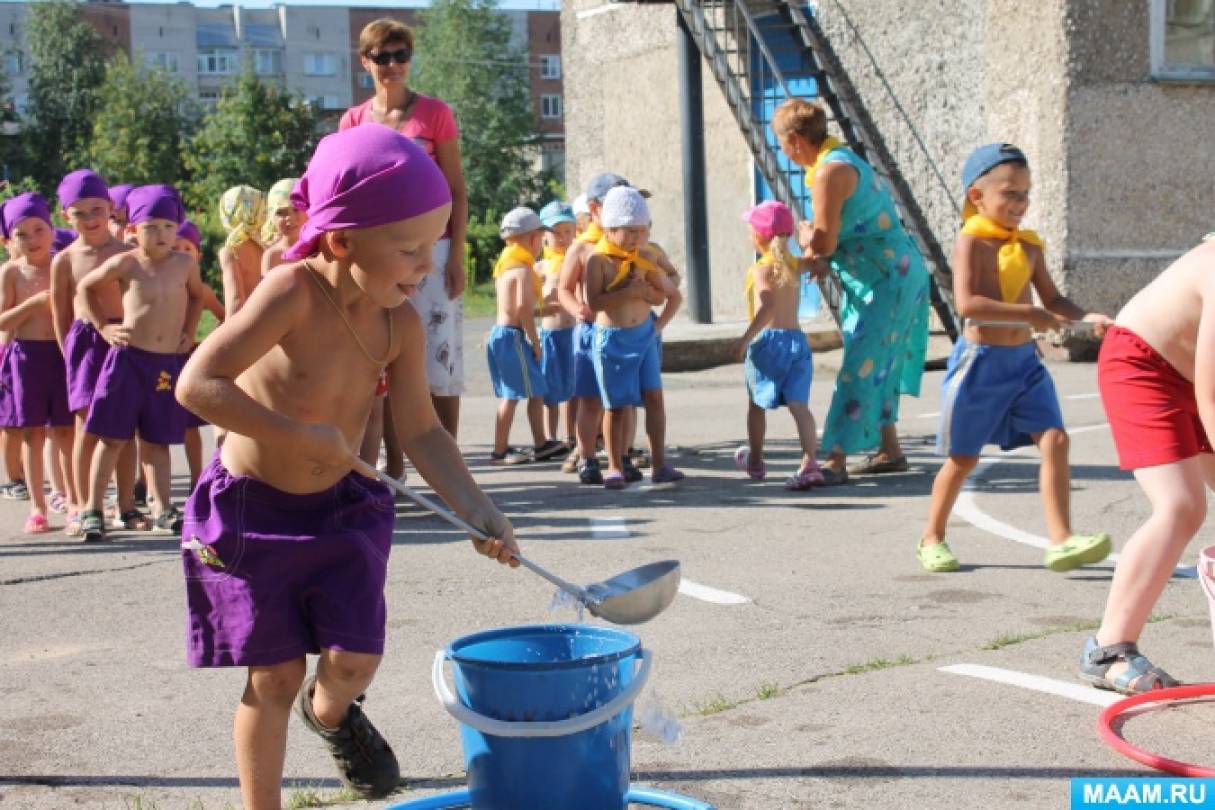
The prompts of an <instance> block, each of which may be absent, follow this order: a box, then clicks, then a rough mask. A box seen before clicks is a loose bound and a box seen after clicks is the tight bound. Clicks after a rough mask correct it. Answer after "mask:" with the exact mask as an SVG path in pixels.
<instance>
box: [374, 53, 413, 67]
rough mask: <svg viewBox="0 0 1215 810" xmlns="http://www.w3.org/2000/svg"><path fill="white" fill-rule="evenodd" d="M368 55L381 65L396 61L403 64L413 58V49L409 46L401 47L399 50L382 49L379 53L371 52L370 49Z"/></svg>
mask: <svg viewBox="0 0 1215 810" xmlns="http://www.w3.org/2000/svg"><path fill="white" fill-rule="evenodd" d="M366 56H367V58H368V59H370V60H371V61H372V62H375V63H376V64H377V65H379V66H380V67H383V66H384V65H387V64H390V63H392V62H396V63H397V64H398V65H403V64H405V63H406V62H408V61H409V60H410V59H411V58H413V51H411V50H409V48H401V49H400V50H398V51H380V52H379V53H371V52H370V51H368V52H367V54H366Z"/></svg>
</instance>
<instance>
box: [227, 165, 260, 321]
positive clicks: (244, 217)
mask: <svg viewBox="0 0 1215 810" xmlns="http://www.w3.org/2000/svg"><path fill="white" fill-rule="evenodd" d="M219 221H220V224H221V225H223V226H224V230H226V231H227V232H228V237H227V239H225V240H224V246H223V247H222V248H220V249H219V269H220V272H221V273H222V277H223V280H224V310H225V311H226V312H227V313H228V315H229V317H230V316H232V315H235V314H236V312H237V311H238V310H239V309H240V308H241V307H243V306H244V305H245V302H246V301H248V300H249V296H250V295H252V294H253V288H254V287H256V286H257V284H258V282H260V281H261V280H262V253H263V250H262V245H261V242H259V241H258V240H259V239H260V238H261V230H262V225H263V224H264V223H265V221H266V201H265V199H264V198H263V197H262V193H261V192H260V191H258V190H257V189H255V188H252V187H251V186H233V187H232V188H230V189H228V190H227V191H225V192H224V194H223V196H222V197H220V199H219Z"/></svg>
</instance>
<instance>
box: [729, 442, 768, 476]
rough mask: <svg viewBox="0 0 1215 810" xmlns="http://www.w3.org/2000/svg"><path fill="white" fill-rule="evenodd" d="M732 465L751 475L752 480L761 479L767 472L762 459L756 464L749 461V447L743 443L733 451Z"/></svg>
mask: <svg viewBox="0 0 1215 810" xmlns="http://www.w3.org/2000/svg"><path fill="white" fill-rule="evenodd" d="M734 466H735V467H737V468H738V470H739V472H745V473H746V474H747V475H749V476H751V479H752V480H754V481H762V480H764V476H766V475H767V474H768V468H767V467H765V466H764V462H763V461H762V460H761V461H760V462H759V463H757V464H752V463H751V448H750V447H747V446H746V445H745V444H744V445H743V446H742V447H739V448H738V449H737V450H735V451H734Z"/></svg>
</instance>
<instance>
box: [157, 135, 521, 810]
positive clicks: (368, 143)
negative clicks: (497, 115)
mask: <svg viewBox="0 0 1215 810" xmlns="http://www.w3.org/2000/svg"><path fill="white" fill-rule="evenodd" d="M292 202H293V203H295V204H296V205H297V207H299V208H301V209H303V210H306V211H307V212H308V220H307V222H306V223H305V224H304V226H303V229H302V231H301V233H300V238H299V241H298V242H297V243H296V244H295V245H293V246H292V247H291V248H290V249H289V250H287V251H286V253H285V258H286V260H287V263H286V264H283V265H280V266H279V267H278V268H277V269H275V271H274V272H273V273H270V274H269V275H267V276H266V277H265V278H263V279H262V281H261V283H260V284H259V285H258V286H257V289H255V290H254V291H253V293H252V294H251V295H250V297H249V300H248V301H247V302H246V303H245V305H244V306H243V307H242V308H241V309H240V311H239V312H237V313H236V314H234V315H232V316H231V317H229V319H228V320H227V321H225V322H224V323H223V324H222V325H221V326H220V327H219V328H218V329H216V330H215V332H213V333H212V334H211V336H210V337H208V338H207V340H205V341H204V342H203V343H202V345H200V346H199V347H198V351H197V352H195V354H194V356H193V357H192V358H191V359H190V361H189V362H188V363H187V364H186V368H185V371H184V372H183V373H182V377H181V382H180V383H179V384H178V390H177V395H178V398H179V399H180V400H181V402H182V404H183V405H185V406H186V407H187V408H189V409H190V410H191V411H195V412H196V413H198V414H199V415H201V416H202V417H203V418H205V419H207V420H209V421H210V422H211V423H212V424H214V425H217V426H219V427H223V428H226V429H227V430H228V431H229V432H228V436H227V439H226V440H225V441H224V445H223V448H222V449H221V451H220V452H219V453H218V454H217V455H216V457H215V458H214V460H213V461H212V462H211V465H210V466H209V467H208V468H207V470H206V471H205V472H204V473H203V476H202V478H201V479H199V482H198V486H197V487H196V488H195V490H194V493H193V494H192V495H191V496H190V500H189V501H188V503H187V504H186V522H185V526H184V529H183V532H182V538H183V542H182V562H183V566H184V568H185V576H186V596H187V602H188V610H189V642H188V660H189V663H190V665H191V666H196V667H216V666H242V667H247V668H248V680H247V682H246V686H245V694H244V697H243V699H242V700H241V703H240V705H239V707H238V708H237V710H236V723H235V730H234V736H235V744H236V745H235V747H236V761H237V766H238V771H239V773H240V786H241V797H242V799H243V800H244V806H245V807H248V808H277V807H279V806H280V802H281V790H282V763H283V757H284V755H285V751H286V745H287V721H288V717H289V715H290V713H291V711H292V706H293V704H294V707H295V712H296V714H297V715H298V716H299V717H300V718H301V719H302V720H303V722H304V724H305V725H306V726H307V727H308V728H309V729H311V730H312V731H313V732H315V733H316V734H318V735H319V736H320V737H321V738H322V740H323V741H324V742H325V744H326V746H327V747H328V749H329V751H330V753H331V754H333V756H334V759H335V760H336V761H337V764H338V766H339V768H340V775H341V778H342V780H343V782H345V783H346V784H347V785H348V786H349V787H350V788H351V789H353V790H354V791H355V792H357V793H358V794H359V795H360V796H362V797H364V798H383V797H384V796H387V795H388V794H389V793H391V792H392V791H393V790H395V789H396V787H397V783H398V781H399V778H400V769H399V767H398V765H397V760H396V757H395V756H394V754H393V753H392V749H391V748H390V747H389V745H388V743H387V742H386V741H385V740H384V738H383V737H382V736H381V735H380V734H379V732H378V731H376V729H375V727H374V726H372V725H371V723H370V721H369V720H368V719H367V716H366V715H365V714H364V713H363V710H362V707H361V704H362V697H361V696H362V695H363V693H364V692H365V691H366V689H367V687H368V686H369V685H370V683H371V680H372V678H373V676H374V675H375V672H376V669H377V667H378V666H379V663H380V660H381V657H382V655H383V651H384V633H385V621H386V606H385V602H384V582H385V577H386V574H387V567H388V553H389V547H390V544H391V539H392V528H393V522H394V518H395V511H394V509H393V498H392V496H391V494H390V493H389V491H388V489H387V488H386V487H385V486H383V485H382V484H380V483H379V482H378V481H375V480H373V479H368V478H365V477H364V476H363V475H360V474H359V473H357V472H354V471H352V466H353V463H354V462H355V460H356V457H355V456H354V453H355V451H356V448H358V446H359V442H360V439H361V437H362V435H363V430H364V428H365V426H366V424H367V414H368V412H369V411H370V409H371V405H372V399H373V397H374V395H375V390H376V385H377V383H378V382H379V380H380V379H381V375H386V377H387V385H388V390H389V396H391V398H392V402H393V409H392V410H393V416H394V421H395V427H396V430H397V434H398V435H399V436H400V439H401V444H402V446H403V447H404V450H405V452H406V453H407V454H408V455H409V457H410V458H411V460H412V461H413V463H414V465H415V466H416V467H417V469H418V472H419V473H420V474H421V475H422V477H423V478H425V479H426V480H427V482H428V483H430V485H431V486H432V487H434V489H435V491H436V492H437V493H438V494H439V496H440V497H442V498H443V500H444V501H446V502H447V503H448V504H449V505H450V506H451V507H452V509H454V510H455V512H456V513H458V514H459V515H460V516H461V517H463V518H464V519H465V520H466V521H468V522H469V523H471V524H472V525H474V526H476V527H477V528H479V529H481V530H482V531H483V532H485V534H486V535H488V536H489V537H490V538H493V539H490V540H488V541H485V542H483V543H482V542H477V541H474V544H475V545H476V547H477V550H478V551H479V552H480V553H482V554H485V555H486V556H489V557H491V558H494V559H497V560H498V561H499V562H502V563H510V564H512V565H518V561H517V560H515V559H514V554H515V553H516V552H517V547H516V545H515V541H514V531H513V529H512V528H511V525H510V523H509V522H508V521H507V519H506V518H505V517H504V516H503V515H502V513H501V512H499V511H498V510H497V508H495V506H494V505H493V503H492V502H491V501H490V500H489V498H487V497H486V496H485V494H484V493H482V492H481V490H480V489H478V487H477V485H476V483H475V482H474V481H473V479H472V476H471V475H470V474H469V472H468V469H467V468H466V467H465V466H464V462H463V459H462V458H461V456H460V451H459V448H457V446H456V443H455V441H454V440H453V439H452V437H451V436H450V434H448V433H447V431H445V430H444V429H443V427H442V426H441V425H440V423H439V420H438V417H437V416H436V415H435V410H434V406H433V405H432V404H431V401H430V391H429V388H428V386H427V384H426V372H425V367H426V365H425V357H424V355H423V346H424V345H425V335H424V333H423V327H422V324H421V321H420V319H419V317H418V314H417V312H416V310H414V308H413V307H411V306H402V305H403V304H404V303H405V302H406V299H407V298H408V297H409V296H410V294H411V293H412V292H413V291H414V290H415V289H416V287H417V285H418V283H419V282H420V281H421V280H422V279H423V278H425V277H426V275H427V274H428V273H431V272H434V270H435V268H434V266H433V263H432V260H431V247H432V245H433V244H434V242H435V241H436V240H437V239H438V238H439V237H440V236H441V235H442V234H443V230H444V227H445V226H446V224H447V220H448V216H449V214H450V210H451V195H450V191H449V190H448V186H447V183H446V182H445V181H444V179H443V175H442V173H441V172H440V171H439V169H438V167H437V166H436V165H435V163H434V161H432V160H430V158H429V157H427V155H426V153H425V152H424V151H423V150H422V149H421V148H420V147H418V146H416V145H415V144H413V143H412V142H411V141H410V140H409V139H408V138H406V137H404V136H403V135H401V134H399V133H397V132H396V131H395V130H392V129H389V128H387V127H384V126H380V125H375V124H367V125H365V126H360V127H353V128H351V129H347V130H344V131H342V132H338V133H336V134H333V135H330V136H328V137H326V138H324V139H323V140H322V141H321V142H320V144H319V145H318V146H317V149H316V153H315V154H314V155H313V157H312V161H311V162H310V163H309V166H308V170H307V172H305V174H304V176H303V178H301V180H300V181H299V183H298V184H297V186H296V188H295V191H294V192H293V194H292ZM439 272H442V271H441V269H440V270H439ZM308 654H319V655H320V661H319V663H318V664H317V668H316V674H315V676H314V677H307V675H308V664H307V658H306V656H307V655H308Z"/></svg>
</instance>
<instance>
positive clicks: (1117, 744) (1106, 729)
mask: <svg viewBox="0 0 1215 810" xmlns="http://www.w3.org/2000/svg"><path fill="white" fill-rule="evenodd" d="M1213 696H1215V683H1196V684H1189V685H1187V686H1174V687H1172V688H1170V689H1154V690H1152V691H1151V692H1144V693H1142V694H1138V695H1132V696H1131V697H1128V698H1125V699H1124V700H1120V701H1118V702H1117V703H1114V704H1112V705H1110V706H1107V707H1106V708H1105V709H1103V710H1102V712H1101V715H1100V716H1099V717H1098V718H1097V731H1098V732H1099V733H1100V734H1101V738H1102V739H1103V740H1105V743H1106V745H1108V746H1109V747H1110V748H1113V749H1114V750H1115V751H1117V752H1118V753H1119V754H1122V755H1123V756H1125V757H1129V758H1131V759H1133V760H1135V761H1136V762H1141V763H1143V764H1144V765H1147V766H1148V767H1149V768H1155V769H1156V770H1158V771H1164V772H1165V773H1172V774H1176V775H1178V776H1192V777H1215V768H1208V767H1204V766H1202V765H1191V764H1190V763H1188V762H1180V761H1178V760H1175V759H1169V758H1168V757H1163V756H1160V755H1159V754H1153V753H1151V752H1150V751H1144V750H1143V749H1142V748H1138V747H1136V746H1134V745H1132V744H1131V743H1129V742H1127V741H1126V740H1125V739H1123V737H1122V735H1120V734H1118V733H1117V732H1116V731H1114V728H1113V723H1114V720H1115V719H1117V718H1118V717H1120V716H1121V715H1123V714H1125V713H1126V712H1127V711H1129V710H1131V709H1133V708H1135V707H1136V706H1142V705H1143V704H1145V703H1171V702H1173V701H1177V700H1188V699H1191V698H1199V697H1213Z"/></svg>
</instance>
